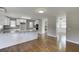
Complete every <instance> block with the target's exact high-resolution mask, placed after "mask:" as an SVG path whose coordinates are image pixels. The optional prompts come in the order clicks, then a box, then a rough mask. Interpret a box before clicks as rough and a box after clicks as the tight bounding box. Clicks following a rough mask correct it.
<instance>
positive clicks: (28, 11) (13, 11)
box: [5, 7, 79, 19]
mask: <svg viewBox="0 0 79 59" xmlns="http://www.w3.org/2000/svg"><path fill="white" fill-rule="evenodd" d="M5 8H6V9H7V13H6V15H8V16H11V17H22V16H30V17H32V18H35V19H40V18H42V17H50V18H52V16H57V15H58V14H59V13H62V12H65V13H66V14H68V15H70V14H74V13H77V14H78V12H79V8H77V7H5ZM38 8H45V9H46V10H47V11H46V12H45V13H44V14H38V13H36V12H35V10H36V9H38Z"/></svg>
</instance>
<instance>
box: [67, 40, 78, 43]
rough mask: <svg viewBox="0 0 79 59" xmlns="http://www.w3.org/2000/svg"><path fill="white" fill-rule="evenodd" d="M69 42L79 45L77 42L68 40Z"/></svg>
mask: <svg viewBox="0 0 79 59" xmlns="http://www.w3.org/2000/svg"><path fill="white" fill-rule="evenodd" d="M67 41H68V42H71V43H74V44H79V42H75V41H71V40H67Z"/></svg>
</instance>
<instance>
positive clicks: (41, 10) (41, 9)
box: [36, 8, 47, 14]
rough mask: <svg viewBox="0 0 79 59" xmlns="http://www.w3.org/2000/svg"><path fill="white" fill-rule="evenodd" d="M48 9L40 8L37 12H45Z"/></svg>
mask: <svg viewBox="0 0 79 59" xmlns="http://www.w3.org/2000/svg"><path fill="white" fill-rule="evenodd" d="M46 11H47V10H46V9H45V8H38V9H36V12H37V13H41V14H42V13H45V12H46Z"/></svg>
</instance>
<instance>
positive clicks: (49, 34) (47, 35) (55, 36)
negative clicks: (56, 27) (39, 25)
mask: <svg viewBox="0 0 79 59" xmlns="http://www.w3.org/2000/svg"><path fill="white" fill-rule="evenodd" d="M47 36H50V37H55V38H56V36H55V35H50V34H47Z"/></svg>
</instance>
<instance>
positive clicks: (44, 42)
mask: <svg viewBox="0 0 79 59" xmlns="http://www.w3.org/2000/svg"><path fill="white" fill-rule="evenodd" d="M57 51H58V49H57V44H56V38H54V37H47V36H39V37H38V39H35V40H32V41H29V42H25V43H22V44H18V45H15V46H11V47H8V48H4V49H1V50H0V52H57ZM66 51H72V52H76V51H79V45H77V44H74V43H70V42H67V48H66Z"/></svg>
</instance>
